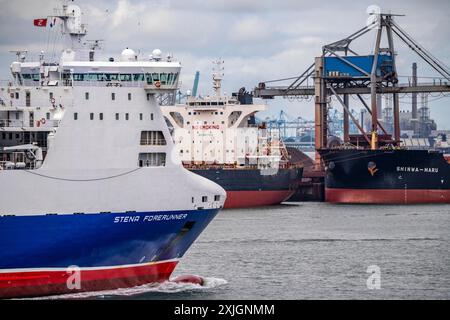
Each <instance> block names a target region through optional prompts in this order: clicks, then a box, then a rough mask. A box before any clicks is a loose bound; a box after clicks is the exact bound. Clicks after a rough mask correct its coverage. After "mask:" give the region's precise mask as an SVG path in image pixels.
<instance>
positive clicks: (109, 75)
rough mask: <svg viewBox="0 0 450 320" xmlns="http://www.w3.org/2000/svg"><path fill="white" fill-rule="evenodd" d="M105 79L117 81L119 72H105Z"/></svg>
mask: <svg viewBox="0 0 450 320" xmlns="http://www.w3.org/2000/svg"><path fill="white" fill-rule="evenodd" d="M105 78H106V81H117V80H119V74H117V73H107V74H105Z"/></svg>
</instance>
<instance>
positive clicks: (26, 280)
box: [0, 261, 178, 299]
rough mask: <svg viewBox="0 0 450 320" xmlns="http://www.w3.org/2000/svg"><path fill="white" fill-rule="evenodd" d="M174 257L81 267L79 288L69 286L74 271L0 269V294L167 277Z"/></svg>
mask: <svg viewBox="0 0 450 320" xmlns="http://www.w3.org/2000/svg"><path fill="white" fill-rule="evenodd" d="M177 263H178V262H177V261H169V262H161V263H152V264H145V265H139V266H131V267H117V268H108V269H95V270H83V269H81V271H80V277H79V279H80V280H81V282H80V284H81V286H80V287H81V288H80V289H69V288H68V285H67V282H68V280H69V277H71V276H72V278H70V280H69V283H70V284H73V283H74V281H72V280H73V279H74V276H73V272H66V271H65V270H58V271H27V272H11V273H0V298H3V299H4V298H23V297H37V296H48V295H56V294H65V293H77V292H85V291H102V290H113V289H118V288H130V287H135V286H139V285H143V284H146V283H154V282H163V281H165V280H168V279H169V277H170V275H171V274H172V271H173V269H175V267H176V265H177Z"/></svg>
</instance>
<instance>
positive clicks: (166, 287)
mask: <svg viewBox="0 0 450 320" xmlns="http://www.w3.org/2000/svg"><path fill="white" fill-rule="evenodd" d="M201 278H202V279H203V285H199V284H195V283H177V282H173V281H165V282H162V283H149V284H144V285H141V286H137V287H132V288H120V289H115V290H104V291H92V292H79V293H69V294H62V295H54V296H46V297H37V298H30V299H29V300H58V299H88V298H106V297H108V296H116V297H120V296H124V297H129V296H134V295H139V294H144V293H150V292H155V293H168V294H170V293H178V292H185V291H200V290H210V289H213V288H216V287H219V286H222V285H225V284H227V283H228V281H227V280H225V279H221V278H214V277H201Z"/></svg>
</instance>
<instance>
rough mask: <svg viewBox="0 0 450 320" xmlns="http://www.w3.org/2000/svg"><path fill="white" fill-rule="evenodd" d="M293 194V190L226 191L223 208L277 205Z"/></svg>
mask: <svg viewBox="0 0 450 320" xmlns="http://www.w3.org/2000/svg"><path fill="white" fill-rule="evenodd" d="M293 194H294V191H293V190H264V191H227V199H226V200H225V205H224V208H228V209H229V208H247V207H258V206H269V205H273V204H279V203H281V202H283V201H285V200H287V199H288V198H290V197H291V196H292V195H293Z"/></svg>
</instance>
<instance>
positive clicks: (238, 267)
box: [69, 203, 450, 299]
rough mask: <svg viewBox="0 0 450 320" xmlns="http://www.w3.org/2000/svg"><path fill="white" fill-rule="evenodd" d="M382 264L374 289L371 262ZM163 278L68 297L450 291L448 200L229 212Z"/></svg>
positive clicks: (413, 295) (443, 295) (424, 294)
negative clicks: (198, 281)
mask: <svg viewBox="0 0 450 320" xmlns="http://www.w3.org/2000/svg"><path fill="white" fill-rule="evenodd" d="M374 265H375V266H378V267H379V268H380V280H381V282H380V286H381V288H380V289H379V290H377V289H373V290H369V289H368V288H367V284H366V282H367V279H368V277H369V276H370V274H369V273H367V268H368V267H369V266H374ZM181 274H196V275H200V276H203V277H205V278H206V285H205V286H204V287H200V286H198V285H193V284H173V283H164V284H161V285H147V286H141V287H137V288H132V289H121V290H116V291H108V292H102V293H90V294H89V293H84V294H80V295H73V296H69V297H72V298H101V299H110V298H111V299H394V298H395V299H450V206H448V205H414V206H365V205H364V206H363V205H331V204H326V203H287V204H284V205H280V206H275V207H265V208H258V209H236V210H224V211H222V212H221V213H220V214H219V215H218V216H217V218H216V219H215V220H214V221H213V222H212V223H211V224H210V225H209V227H208V228H207V229H206V230H205V232H204V233H203V234H202V235H201V236H200V237H199V238H198V239H197V241H196V242H195V243H194V245H193V246H192V247H191V249H190V250H189V251H188V253H187V254H186V255H185V257H184V258H183V259H182V261H181V262H180V264H179V265H178V267H177V269H176V270H175V272H174V276H176V275H181Z"/></svg>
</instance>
